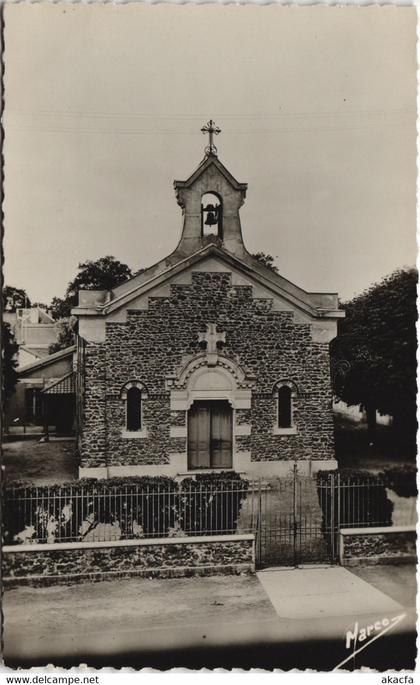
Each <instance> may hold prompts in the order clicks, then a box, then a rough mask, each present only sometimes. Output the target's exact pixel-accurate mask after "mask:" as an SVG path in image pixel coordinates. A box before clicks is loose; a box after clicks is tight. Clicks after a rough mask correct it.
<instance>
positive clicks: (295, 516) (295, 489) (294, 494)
mask: <svg viewBox="0 0 420 685" xmlns="http://www.w3.org/2000/svg"><path fill="white" fill-rule="evenodd" d="M297 475H298V474H297V464H296V462H295V464H294V465H293V566H294V567H295V568H297V566H298V559H297V553H296V552H297V551H296V543H297V527H298V522H297V513H298V512H297V507H298V497H297V486H298V479H297Z"/></svg>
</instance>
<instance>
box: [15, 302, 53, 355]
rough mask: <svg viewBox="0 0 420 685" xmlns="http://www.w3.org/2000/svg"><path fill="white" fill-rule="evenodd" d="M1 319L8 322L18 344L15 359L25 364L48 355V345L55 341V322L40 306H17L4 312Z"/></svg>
mask: <svg viewBox="0 0 420 685" xmlns="http://www.w3.org/2000/svg"><path fill="white" fill-rule="evenodd" d="M3 320H4V322H5V323H8V324H10V328H11V331H12V333H13V335H14V337H15V340H16V344H17V345H18V346H19V351H18V355H17V361H18V364H19V366H25V365H26V364H31V363H32V362H35V361H37V360H38V359H42V357H46V356H47V355H48V350H49V348H50V345H52V344H53V343H55V342H57V323H56V322H55V321H54V319H53V318H52V317H51V316H50V315H49V314H48V312H47V311H45V309H42V308H41V307H31V308H18V309H16V311H15V312H7V311H6V312H4V315H3Z"/></svg>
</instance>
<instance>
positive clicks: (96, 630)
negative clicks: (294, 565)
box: [3, 567, 415, 670]
mask: <svg viewBox="0 0 420 685" xmlns="http://www.w3.org/2000/svg"><path fill="white" fill-rule="evenodd" d="M361 571H362V570H359V571H358V573H359V572H360V573H361ZM270 573H271V581H270V582H271V585H272V587H271V588H269V587H268V585H269V584H270V583H269V581H268V580H263V583H262V584H261V583H260V582H259V580H258V578H256V577H255V576H226V577H213V578H184V579H171V580H147V579H134V578H133V579H129V580H119V581H106V582H99V583H86V584H83V585H73V586H63V587H50V588H16V589H13V590H7V591H6V592H5V594H4V600H3V612H4V644H5V659H6V664H7V665H12V666H14V665H23V666H25V665H26V666H28V665H42V664H46V663H55V664H61V665H72V664H79V663H88V664H91V665H113V666H123V665H127V666H135V667H142V666H154V667H157V668H168V667H172V666H182V665H189V666H191V667H202V666H208V667H218V666H226V667H230V668H232V667H244V668H251V667H261V668H274V667H277V668H283V669H285V670H287V669H289V668H294V667H299V668H318V669H320V670H332V669H333V668H334V667H335V666H336V665H337V664H338V663H339V662H340V661H341V660H342V659H343V658H345V657H346V655H348V653H349V652H348V650H347V651H346V645H345V636H346V632H347V631H348V630H354V624H355V621H356V620H357V621H358V622H359V625H361V626H364V625H368V624H369V623H371V622H372V621H375V620H377V619H381V618H383V617H385V616H387V617H392V616H394V615H395V614H399V613H401V611H402V610H401V607H400V606H399V605H398V604H397V603H396V602H395V601H393V600H392V599H390V598H389V597H386V596H385V595H384V594H383V593H381V592H379V590H375V589H374V588H372V587H371V586H369V585H367V583H366V582H364V581H362V580H360V578H359V576H358V575H356V574H353V573H350V572H349V571H346V570H345V569H341V568H338V567H335V568H332V567H329V568H321V569H320V568H315V569H304V570H301V569H299V570H296V571H290V570H288V571H279V570H276V571H274V572H270V571H264V572H262V573H261V574H260V575H259V578H260V580H261V577H262V576H265V578H266V579H269V577H270ZM379 575H380V576H381V578H382V580H381V582H382V583H384V582H388V584H389V587H391V586H392V587H393V586H394V585H395V584H396V583H397V581H398V577H397V576H395V573H394V571H392V573H391V576H392V578H391V580H390V579H389V578H388V580H386V578H387V573H386V570H384V569H382V570H381V573H380V574H379ZM276 576H277V581H276V583H277V587H273V580H274V579H275V577H276ZM405 578H406V580H407V579H408V578H409V574H408V573H405ZM410 583H412V580H410ZM263 586H264V587H263ZM264 588H265V589H264ZM265 590H268V593H267V592H266V591H265ZM269 596H270V597H271V600H270V597H269ZM273 600H274V601H273ZM274 605H276V609H277V610H275V608H274ZM356 605H357V606H358V607H359V613H356V611H355V607H356ZM403 611H404V610H403ZM406 613H407V618H406V619H404V621H403V622H402V623H401V625H400V626H399V628H398V631H397V630H394V634H393V635H391V636H388V637H387V640H386V642H384V641H382V642H379V641H378V642H377V643H375V645H376V652H375V650H374V648H373V647H370V648H369V650H366V651H364V652H363V660H362V661H360V662H357V663H356V662H355V663H354V666H355V667H360V665H364V666H365V665H366V666H370V667H374V668H379V669H380V670H385V669H386V668H391V667H393V668H412V664H413V663H414V661H413V659H414V656H413V655H414V652H415V641H414V628H413V626H414V618H413V616H412V614H410V612H406ZM378 645H379V646H378ZM390 659H391V661H390Z"/></svg>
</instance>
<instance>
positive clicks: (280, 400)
mask: <svg viewBox="0 0 420 685" xmlns="http://www.w3.org/2000/svg"><path fill="white" fill-rule="evenodd" d="M297 398H298V391H297V387H296V385H295V383H294V382H293V381H288V380H281V381H277V383H275V384H274V387H273V399H274V401H275V406H276V413H275V418H274V425H273V431H274V433H275V434H277V435H292V434H294V433H296V432H297V426H296V420H295V416H294V413H295V401H296V400H297Z"/></svg>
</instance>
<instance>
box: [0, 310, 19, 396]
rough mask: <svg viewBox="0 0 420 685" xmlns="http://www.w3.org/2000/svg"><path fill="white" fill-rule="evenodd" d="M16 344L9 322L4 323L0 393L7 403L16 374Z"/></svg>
mask: <svg viewBox="0 0 420 685" xmlns="http://www.w3.org/2000/svg"><path fill="white" fill-rule="evenodd" d="M18 349H19V348H18V346H17V344H16V341H15V338H14V336H13V333H12V331H11V329H10V324H8V323H4V322H3V326H2V351H3V373H2V393H3V399H4V402H5V403H7V402H8V400H9V399H10V397H11V396H12V395H13V393H14V390H15V387H16V383H17V379H18V375H17V372H16V367H17V358H16V355H17V352H18Z"/></svg>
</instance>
